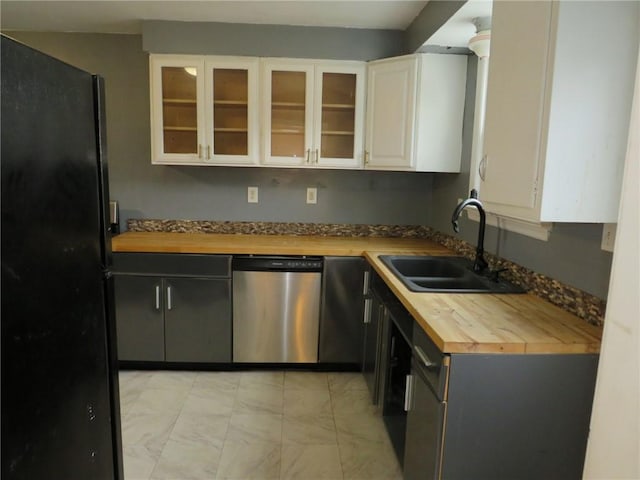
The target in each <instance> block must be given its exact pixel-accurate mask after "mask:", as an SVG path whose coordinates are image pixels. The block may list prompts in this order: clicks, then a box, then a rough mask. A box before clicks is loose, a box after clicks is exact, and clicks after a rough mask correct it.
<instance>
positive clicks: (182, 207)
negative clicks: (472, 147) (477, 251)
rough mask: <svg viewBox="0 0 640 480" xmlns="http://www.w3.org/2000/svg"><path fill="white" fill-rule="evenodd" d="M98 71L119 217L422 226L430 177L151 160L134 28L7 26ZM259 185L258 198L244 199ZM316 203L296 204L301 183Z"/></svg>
mask: <svg viewBox="0 0 640 480" xmlns="http://www.w3.org/2000/svg"><path fill="white" fill-rule="evenodd" d="M9 34H10V35H11V36H13V37H14V38H16V39H18V40H21V41H23V42H24V43H27V44H28V45H31V46H33V47H35V48H37V49H39V50H42V51H44V52H46V53H49V54H51V55H53V56H55V57H57V58H60V59H62V60H65V61H67V62H69V63H71V64H73V65H76V66H78V67H80V68H83V69H85V70H88V71H91V72H93V73H99V74H101V75H102V76H104V77H105V82H106V103H107V106H106V110H107V148H108V156H109V181H110V187H111V198H113V199H116V200H118V201H119V202H120V213H121V219H122V223H123V224H124V223H125V222H126V219H127V218H130V217H135V218H162V219H198V220H236V221H291V222H318V223H373V224H425V223H427V222H428V220H429V215H430V211H431V209H430V199H431V183H432V175H430V174H415V173H400V172H363V171H336V170H302V169H298V170H296V169H275V168H240V167H238V168H231V167H229V168H228V167H185V166H175V167H173V166H163V165H151V153H150V126H149V69H148V56H147V53H146V52H144V51H143V49H142V39H141V37H140V36H136V35H105V34H68V33H33V32H9ZM248 186H258V187H259V189H260V190H259V198H260V203H258V204H248V203H247V187H248ZM310 186H314V187H317V188H318V203H317V204H316V205H307V204H306V203H305V198H306V188H307V187H310Z"/></svg>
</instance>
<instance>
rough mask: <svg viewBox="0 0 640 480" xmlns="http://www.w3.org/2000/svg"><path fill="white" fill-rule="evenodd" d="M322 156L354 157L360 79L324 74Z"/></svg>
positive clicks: (346, 74)
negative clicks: (358, 80)
mask: <svg viewBox="0 0 640 480" xmlns="http://www.w3.org/2000/svg"><path fill="white" fill-rule="evenodd" d="M321 108H322V113H321V115H322V120H321V131H320V156H321V157H323V158H352V157H353V155H354V152H353V143H354V142H353V141H354V134H355V113H356V76H355V74H350V73H329V72H324V73H323V74H322V107H321Z"/></svg>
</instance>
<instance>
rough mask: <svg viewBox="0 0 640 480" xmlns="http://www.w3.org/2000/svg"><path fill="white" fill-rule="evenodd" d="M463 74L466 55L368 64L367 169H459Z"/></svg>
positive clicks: (463, 89) (429, 55)
mask: <svg viewBox="0 0 640 480" xmlns="http://www.w3.org/2000/svg"><path fill="white" fill-rule="evenodd" d="M466 72H467V57H466V56H464V55H440V54H415V55H407V56H403V57H395V58H391V59H384V60H378V61H374V62H370V63H369V66H368V96H367V128H366V130H367V133H366V145H365V168H367V169H372V170H409V171H425V172H459V171H460V159H461V154H462V122H463V115H464V101H465V88H466V80H467V78H466Z"/></svg>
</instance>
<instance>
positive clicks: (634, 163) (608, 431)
mask: <svg viewBox="0 0 640 480" xmlns="http://www.w3.org/2000/svg"><path fill="white" fill-rule="evenodd" d="M634 96H635V100H634V106H633V111H632V114H631V125H630V130H629V147H628V150H627V160H626V164H625V173H624V181H623V187H622V189H623V190H622V198H621V204H620V216H619V219H618V230H617V232H616V244H615V252H614V256H613V266H612V270H611V283H610V287H609V299H608V304H607V312H606V316H605V327H604V336H603V340H602V349H601V354H600V364H599V367H598V380H597V383H596V391H595V397H594V404H593V414H592V418H591V432H590V436H589V443H588V446H587V457H586V461H585V469H584V478H585V479H598V480H605V479H606V480H612V479H634V480H635V479H640V233H639V232H640V228H639V227H640V166H639V165H640V61H639V62H638V70H637V74H636V87H635V95H634Z"/></svg>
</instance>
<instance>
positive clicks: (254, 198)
mask: <svg viewBox="0 0 640 480" xmlns="http://www.w3.org/2000/svg"><path fill="white" fill-rule="evenodd" d="M247 202H249V203H258V187H247Z"/></svg>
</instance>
